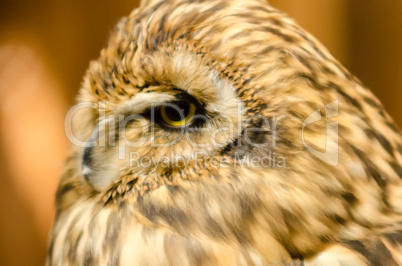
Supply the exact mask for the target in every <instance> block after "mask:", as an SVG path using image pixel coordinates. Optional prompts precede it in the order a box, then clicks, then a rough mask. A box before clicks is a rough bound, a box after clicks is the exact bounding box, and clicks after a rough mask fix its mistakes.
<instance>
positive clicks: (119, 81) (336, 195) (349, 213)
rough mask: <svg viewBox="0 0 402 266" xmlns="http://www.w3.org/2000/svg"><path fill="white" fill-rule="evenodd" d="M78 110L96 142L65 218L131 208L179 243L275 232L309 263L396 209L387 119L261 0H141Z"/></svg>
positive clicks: (84, 148) (80, 151)
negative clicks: (75, 207)
mask: <svg viewBox="0 0 402 266" xmlns="http://www.w3.org/2000/svg"><path fill="white" fill-rule="evenodd" d="M79 102H80V103H79V104H78V105H77V108H75V110H76V109H79V112H78V113H77V115H75V116H74V120H75V122H76V129H75V133H76V136H77V139H85V144H84V145H81V147H78V148H77V149H76V152H75V156H73V157H74V162H73V163H74V164H75V165H74V166H73V167H71V168H73V172H69V171H66V173H65V175H64V176H63V178H62V181H61V185H60V186H59V191H58V194H57V201H58V208H59V209H60V210H63V209H66V208H67V207H68V206H72V204H75V202H77V199H82V200H84V201H85V200H88V201H90V202H96V203H99V206H105V204H106V205H107V204H111V205H112V206H119V208H120V209H119V210H122V209H123V207H122V206H123V205H124V202H125V203H127V202H129V203H130V204H126V205H125V206H127V205H128V206H130V211H132V210H133V209H135V212H134V215H135V216H138V217H139V216H140V217H139V218H138V217H137V218H138V219H139V220H141V221H143V220H142V219H145V220H146V223H148V224H150V223H154V225H155V226H156V225H163V226H168V225H169V226H171V230H173V231H175V232H180V233H181V234H183V235H184V234H188V233H189V232H192V233H194V234H197V232H202V234H207V235H213V236H214V237H218V238H219V237H221V238H223V239H229V238H231V239H236V241H239V242H241V241H251V239H254V240H255V241H257V242H258V241H260V240H261V241H263V240H264V239H268V238H269V237H272V236H274V237H275V239H276V240H277V241H278V242H280V243H281V245H283V246H286V249H288V250H290V251H291V253H292V254H305V253H308V252H309V251H311V250H313V249H314V248H316V247H317V246H319V245H321V244H322V243H323V242H325V241H328V240H329V239H334V238H337V237H339V238H341V237H342V238H343V239H347V238H348V237H350V236H351V235H352V234H354V235H357V234H364V230H363V229H362V230H360V229H356V230H355V229H353V228H355V227H353V226H354V225H355V224H363V225H367V224H370V225H372V224H377V223H378V224H384V223H386V222H389V221H388V220H386V217H385V214H384V213H385V212H383V211H389V210H390V209H392V208H394V209H398V208H399V209H400V207H398V206H400V204H399V203H398V202H400V201H399V198H398V197H400V196H398V197H393V192H395V193H396V194H397V195H399V194H400V193H399V194H398V193H397V191H398V190H397V189H393V188H391V186H390V184H398V182H399V175H400V173H401V171H402V170H401V167H400V165H401V164H402V162H401V161H400V158H402V157H401V156H400V151H402V148H401V147H402V144H401V137H400V133H399V132H398V130H397V129H396V127H395V126H394V124H393V122H392V120H391V118H390V117H389V116H388V114H387V113H386V112H385V111H384V110H383V108H382V106H381V104H380V103H379V102H378V100H377V99H376V98H375V97H374V96H373V95H372V94H371V93H370V92H369V91H368V90H367V89H366V88H364V87H363V86H362V85H361V83H360V82H359V81H358V80H357V79H356V78H354V77H353V76H352V75H351V74H350V73H349V72H348V71H347V70H345V69H344V68H343V67H342V66H341V65H340V64H339V63H338V62H337V61H336V60H335V59H334V58H333V57H332V56H331V55H330V53H329V52H328V51H327V50H326V49H325V48H324V47H323V46H322V45H321V44H320V43H319V42H318V41H317V40H316V39H315V38H314V37H312V36H311V35H310V34H308V33H306V32H305V31H304V30H303V29H301V28H300V27H299V26H298V25H297V24H296V23H295V22H294V21H293V20H292V19H289V18H288V17H287V16H286V15H285V14H284V13H282V12H280V11H278V10H276V9H274V8H272V7H271V6H269V5H268V4H267V3H265V2H264V1H260V0H250V1H242V0H227V1H185V0H177V1H175V0H172V1H161V0H155V1H144V2H143V3H142V4H141V6H140V7H139V8H138V9H136V10H135V11H134V12H133V13H131V15H129V16H128V17H127V18H124V19H122V20H121V21H120V22H119V23H118V25H117V27H116V29H115V31H114V33H113V34H112V36H111V38H110V41H109V44H108V46H107V47H106V48H105V49H103V50H102V52H101V55H100V57H99V59H98V60H96V61H93V62H92V63H91V64H90V67H89V70H88V72H87V74H86V76H85V79H84V82H83V85H82V89H81V91H80V95H79ZM398 156H399V157H398ZM77 158H78V161H79V163H77V162H76V161H77ZM398 158H399V159H398ZM398 160H399V161H398ZM77 172H78V173H77ZM385 189H387V193H384V191H385ZM118 202H119V204H120V203H122V202H123V204H121V205H117V203H118ZM77 204H78V203H77ZM398 204H399V205H398ZM346 223H349V225H350V226H351V227H350V228H352V229H350V230H349V229H348V228H349V227H347V226H345V227H344V228H346V229H344V230H340V229H339V227H341V226H343V225H345V224H346ZM311 228H315V229H314V232H311V230H309V229H311ZM356 228H357V227H356ZM360 228H364V226H363V227H360ZM197 230H199V231H197ZM353 230H354V231H353ZM261 234H265V236H266V237H262V236H261ZM264 243H265V242H264ZM264 243H260V244H261V247H262V246H264V245H265V244H264Z"/></svg>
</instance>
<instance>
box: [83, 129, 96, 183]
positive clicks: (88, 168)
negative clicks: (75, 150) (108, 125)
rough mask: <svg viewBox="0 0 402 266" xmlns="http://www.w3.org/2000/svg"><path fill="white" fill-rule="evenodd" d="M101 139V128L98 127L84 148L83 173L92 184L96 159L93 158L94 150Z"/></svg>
mask: <svg viewBox="0 0 402 266" xmlns="http://www.w3.org/2000/svg"><path fill="white" fill-rule="evenodd" d="M98 138H99V126H96V127H95V128H94V130H93V131H92V134H91V137H90V138H89V140H88V141H87V144H86V146H85V148H84V153H83V155H82V164H81V167H82V168H81V171H82V175H83V176H84V178H85V180H86V181H88V183H90V184H91V182H90V179H91V178H90V176H91V172H92V170H93V167H94V165H93V164H94V158H93V149H94V147H95V145H96V143H97V140H98Z"/></svg>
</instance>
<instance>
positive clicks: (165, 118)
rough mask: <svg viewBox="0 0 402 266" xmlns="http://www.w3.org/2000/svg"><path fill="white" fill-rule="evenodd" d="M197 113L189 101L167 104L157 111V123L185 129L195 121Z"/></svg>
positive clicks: (194, 106)
mask: <svg viewBox="0 0 402 266" xmlns="http://www.w3.org/2000/svg"><path fill="white" fill-rule="evenodd" d="M196 111H197V107H196V105H195V104H194V103H192V102H191V101H189V100H180V101H176V102H171V103H166V104H164V105H163V106H161V107H160V108H158V109H157V110H156V118H157V119H156V121H157V122H160V123H162V124H164V125H165V126H168V127H184V126H187V125H189V124H190V123H191V122H192V121H193V119H194V115H195V114H196Z"/></svg>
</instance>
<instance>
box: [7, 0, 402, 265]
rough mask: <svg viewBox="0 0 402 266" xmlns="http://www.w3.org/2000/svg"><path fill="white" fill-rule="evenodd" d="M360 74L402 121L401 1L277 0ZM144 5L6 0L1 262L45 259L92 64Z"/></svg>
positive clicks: (34, 262)
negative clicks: (70, 124)
mask: <svg viewBox="0 0 402 266" xmlns="http://www.w3.org/2000/svg"><path fill="white" fill-rule="evenodd" d="M270 2H271V4H272V5H274V6H276V7H278V8H280V9H282V10H284V11H286V12H287V13H289V14H290V15H291V16H293V17H295V18H296V20H297V21H298V22H299V24H301V25H302V26H303V27H304V28H306V29H307V30H308V31H310V32H311V33H313V34H314V35H315V36H316V37H317V38H318V39H320V40H321V41H322V42H323V43H324V44H325V45H326V46H327V47H328V48H329V50H330V51H331V52H332V53H333V54H334V55H335V56H336V57H337V58H338V59H339V60H340V61H341V62H342V63H343V64H344V65H345V66H346V67H347V68H348V69H349V70H351V72H352V73H354V74H355V75H357V76H358V77H359V78H360V79H361V80H362V81H363V82H364V83H365V84H366V85H367V86H368V87H370V88H371V89H372V91H373V92H374V93H375V94H376V95H377V96H378V97H379V98H380V100H381V101H382V102H383V104H384V105H385V107H386V108H387V109H388V111H389V112H390V114H391V115H392V116H393V117H394V119H395V120H396V122H397V123H398V124H399V125H402V107H401V105H402V103H401V101H402V53H401V49H402V16H401V15H400V13H401V12H402V1H400V0H385V1H378V0H353V1H351V0H325V1H323V0H286V1H284V0H270ZM137 5H138V1H128V0H115V1H102V0H101V1H99V0H97V1H95V0H86V1H78V0H69V1H67V0H64V1H61V0H54V1H45V0H36V1H31V0H0V264H1V265H42V264H43V262H44V257H45V253H46V242H47V234H48V230H49V228H50V226H51V223H52V219H53V214H54V200H53V198H54V193H55V190H56V186H57V182H58V177H59V175H60V172H61V168H62V165H63V160H64V158H65V156H66V155H67V154H68V150H69V143H68V141H67V138H66V136H65V133H64V125H63V123H64V116H65V114H66V112H67V110H68V108H69V107H71V106H72V105H73V104H74V97H75V95H76V93H77V91H78V89H79V87H80V82H81V78H82V76H83V75H84V73H85V70H86V68H87V66H88V63H89V61H90V60H92V59H96V58H97V56H98V54H99V51H100V49H101V48H102V47H103V46H104V45H105V44H106V40H107V37H108V35H109V33H110V31H111V30H112V28H113V27H114V25H115V23H116V22H117V21H118V19H119V18H120V17H121V16H125V15H128V14H129V13H130V11H131V10H132V9H133V8H135V7H136V6H137Z"/></svg>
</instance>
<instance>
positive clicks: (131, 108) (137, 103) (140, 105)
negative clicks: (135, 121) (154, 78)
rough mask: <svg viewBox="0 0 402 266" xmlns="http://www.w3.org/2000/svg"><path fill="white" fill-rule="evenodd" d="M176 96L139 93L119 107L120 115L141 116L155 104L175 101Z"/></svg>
mask: <svg viewBox="0 0 402 266" xmlns="http://www.w3.org/2000/svg"><path fill="white" fill-rule="evenodd" d="M175 99H176V98H175V96H174V95H171V94H167V93H160V92H154V93H138V94H136V95H135V96H134V97H133V98H132V99H130V100H128V101H127V102H125V103H123V104H122V105H121V106H119V107H117V110H116V111H117V113H120V114H141V113H144V112H145V111H146V110H147V109H149V108H150V107H151V106H154V105H155V104H163V103H166V102H171V101H174V100H175Z"/></svg>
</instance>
